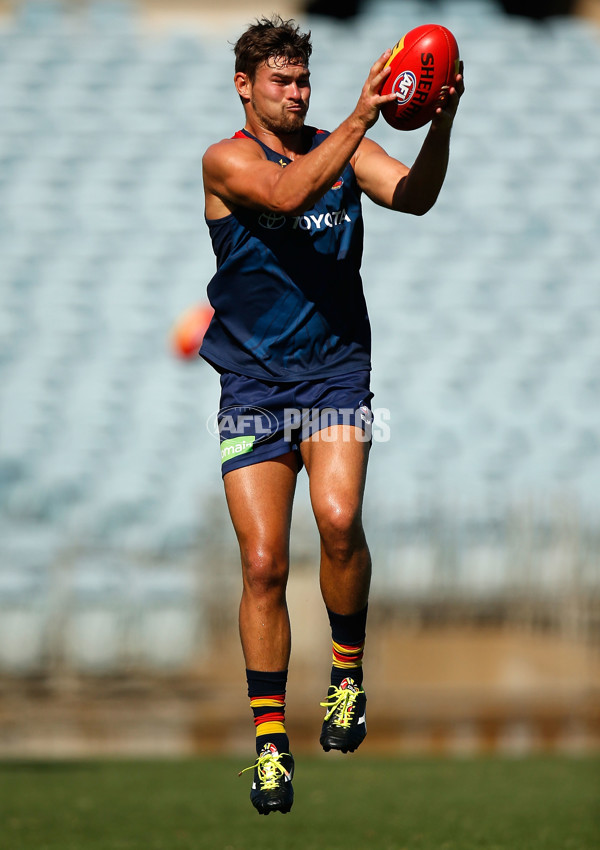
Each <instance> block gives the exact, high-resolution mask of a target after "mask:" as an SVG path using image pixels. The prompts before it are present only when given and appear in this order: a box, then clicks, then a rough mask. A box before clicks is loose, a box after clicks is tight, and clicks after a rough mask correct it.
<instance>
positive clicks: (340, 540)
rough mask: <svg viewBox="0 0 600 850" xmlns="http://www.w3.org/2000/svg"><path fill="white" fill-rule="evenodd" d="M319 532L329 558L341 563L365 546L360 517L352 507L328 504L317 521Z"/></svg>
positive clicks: (333, 503)
mask: <svg viewBox="0 0 600 850" xmlns="http://www.w3.org/2000/svg"><path fill="white" fill-rule="evenodd" d="M319 531H320V534H321V539H322V541H323V545H324V547H325V549H326V551H327V553H328V554H329V556H330V557H333V558H335V559H336V560H338V561H341V562H344V561H347V560H349V559H350V558H352V556H353V555H354V554H355V553H356V551H357V550H358V549H360V548H362V547H363V546H364V545H365V537H364V531H363V527H362V521H361V517H360V514H359V513H358V512H357V511H356V510H354V509H353V508H352V506H346V505H340V504H336V503H335V502H332V503H330V504H329V505H328V506H327V510H326V511H325V512H324V513H323V514H322V515H321V517H320V519H319Z"/></svg>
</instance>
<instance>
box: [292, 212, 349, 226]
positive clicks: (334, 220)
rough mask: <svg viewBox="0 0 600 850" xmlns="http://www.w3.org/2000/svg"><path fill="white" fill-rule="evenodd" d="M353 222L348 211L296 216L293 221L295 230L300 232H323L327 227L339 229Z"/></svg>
mask: <svg viewBox="0 0 600 850" xmlns="http://www.w3.org/2000/svg"><path fill="white" fill-rule="evenodd" d="M347 221H348V222H351V221H352V219H351V218H350V216H349V215H348V213H347V212H346V210H336V211H335V212H327V213H319V215H314V213H313V214H311V215H296V216H294V219H293V225H292V227H293V229H294V230H298V228H300V230H322V229H323V228H325V227H338V226H339V225H340V224H345V223H346V222H347Z"/></svg>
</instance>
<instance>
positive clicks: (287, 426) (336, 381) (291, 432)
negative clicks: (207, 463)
mask: <svg viewBox="0 0 600 850" xmlns="http://www.w3.org/2000/svg"><path fill="white" fill-rule="evenodd" d="M370 377H371V373H370V372H369V371H368V370H363V371H360V372H349V373H348V374H345V375H334V376H333V377H330V378H322V379H321V380H318V381H298V382H297V383H294V384H280V383H273V382H271V381H260V380H258V379H257V378H249V377H247V376H245V375H237V374H235V373H233V372H224V373H222V374H221V402H220V409H219V413H218V416H217V426H218V430H219V439H220V443H221V470H222V474H223V475H225V473H227V472H230V471H231V470H232V469H238V468H239V467H242V466H250V465H251V464H254V463H260V462H261V461H264V460H272V459H273V458H276V457H280V456H281V455H283V454H287V453H288V452H294V454H295V456H296V460H297V464H298V470H300V469H301V468H302V465H303V464H302V457H301V455H300V443H301V442H302V441H303V440H306V439H308V438H309V437H311V436H312V435H313V434H315V433H317V432H318V431H321V430H322V429H324V428H328V427H329V426H331V425H340V424H346V425H354V426H356V427H358V428H360V429H361V430H362V432H363V435H364V436H363V437H362V439H364V441H365V442H370V440H371V428H372V422H373V414H372V411H371V399H372V398H373V393H372V392H371V390H370V388H369V382H370Z"/></svg>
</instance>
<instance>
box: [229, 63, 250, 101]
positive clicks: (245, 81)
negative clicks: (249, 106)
mask: <svg viewBox="0 0 600 850" xmlns="http://www.w3.org/2000/svg"><path fill="white" fill-rule="evenodd" d="M233 84H234V86H235V89H236V91H237V93H238V94H239V96H240V97H241V99H242V101H243V102H245V101H248V100H250V88H251V83H250V77H249V76H248V74H245V73H244V72H243V71H236V73H235V76H234V78H233Z"/></svg>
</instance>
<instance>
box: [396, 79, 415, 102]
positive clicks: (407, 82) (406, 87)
mask: <svg viewBox="0 0 600 850" xmlns="http://www.w3.org/2000/svg"><path fill="white" fill-rule="evenodd" d="M416 88H417V78H416V77H415V75H414V74H413V72H412V71H402V73H401V74H398V76H397V77H396V79H395V80H394V85H393V86H392V91H393V92H394V94H396V95H397V96H398V98H397V100H398V103H399V104H404V103H408V101H409V100H410V99H411V97H412V96H413V94H414V93H415V90H416Z"/></svg>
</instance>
